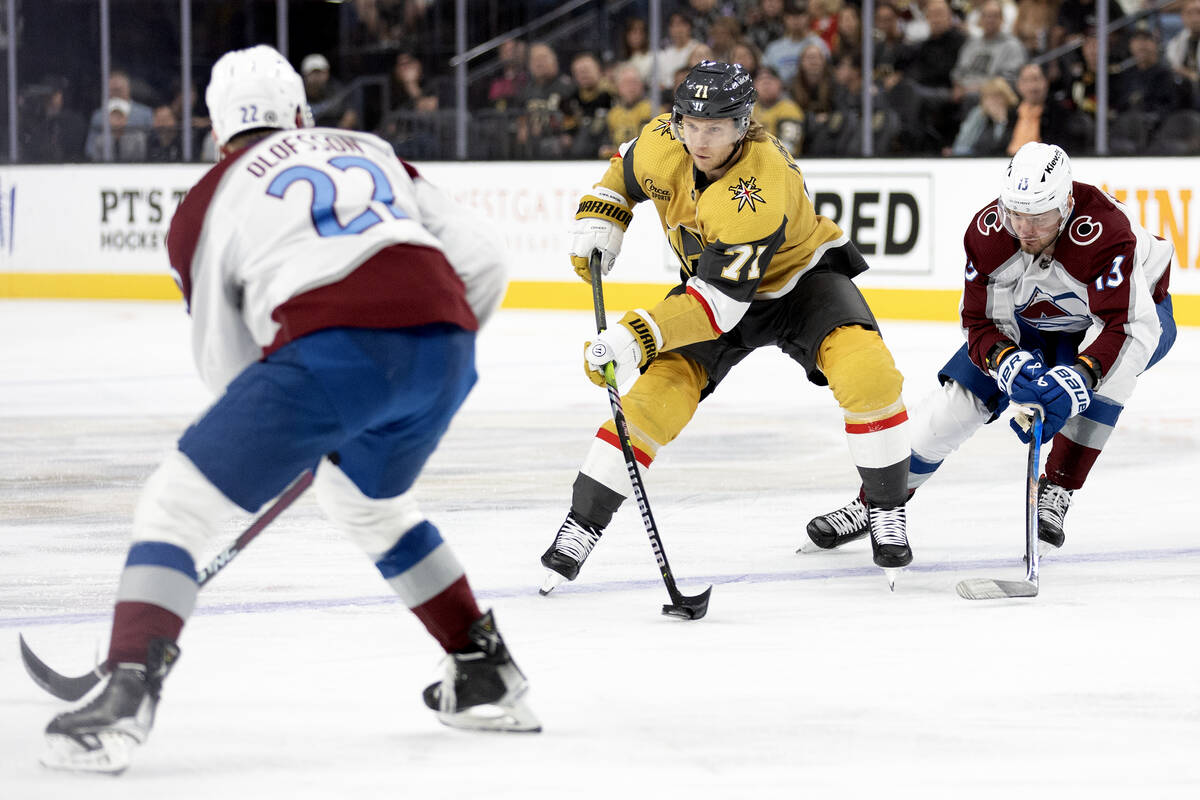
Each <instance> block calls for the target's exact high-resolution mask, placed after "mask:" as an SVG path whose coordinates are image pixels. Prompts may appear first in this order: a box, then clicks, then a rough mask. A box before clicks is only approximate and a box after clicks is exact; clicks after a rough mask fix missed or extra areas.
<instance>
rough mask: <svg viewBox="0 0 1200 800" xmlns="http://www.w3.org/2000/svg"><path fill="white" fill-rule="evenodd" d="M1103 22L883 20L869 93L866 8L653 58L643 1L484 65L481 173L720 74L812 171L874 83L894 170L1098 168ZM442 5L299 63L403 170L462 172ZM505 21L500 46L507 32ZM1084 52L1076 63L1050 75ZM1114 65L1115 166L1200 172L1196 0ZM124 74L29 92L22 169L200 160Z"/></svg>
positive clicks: (888, 1)
mask: <svg viewBox="0 0 1200 800" xmlns="http://www.w3.org/2000/svg"><path fill="white" fill-rule="evenodd" d="M1124 1H1125V0H1121V2H1124ZM1097 2H1107V3H1108V13H1109V18H1110V20H1113V21H1115V20H1118V19H1120V18H1122V17H1124V16H1125V15H1126V14H1130V13H1135V12H1137V11H1138V10H1139V9H1138V8H1133V7H1130V3H1134V4H1136V3H1139V2H1141V0H1128V2H1126V5H1125V6H1123V5H1122V4H1121V2H1119V0H878V2H876V3H875V7H874V19H873V20H871V21H870V24H871V25H872V28H873V32H874V36H873V37H872V48H873V50H872V56H873V58H872V61H873V65H874V69H873V72H872V74H871V75H870V76H864V75H863V73H862V58H863V53H862V51H861V48H862V26H863V24H864V21H863V20H862V19H861V11H860V7H859V6H858V5H857V4H856V3H854V2H850V0H807V2H805V0H732V1H730V2H725V1H723V0H677V2H674V3H672V2H670V0H664V2H663V7H664V8H667V9H669V13H668V14H667V15H666V16H665V19H664V24H663V26H662V27H663V31H662V33H663V40H662V41H661V42H652V41H651V40H650V26H649V25H648V23H647V19H646V16H645V12H646V6H647V4H646V3H645V2H632V3H622V4H616V5H619V6H620V10H619V11H618V12H617V13H616V14H614V15H611V16H609V17H605V21H606V24H604V25H595V24H588V25H587V28H586V31H587V32H586V34H573V33H571V31H570V29H568V32H567V35H565V36H559V37H557V38H556V37H555V36H553V35H552V34H553V30H552V29H551V30H549V31H548V32H547V35H546V36H545V37H544V38H538V39H526V38H509V39H505V40H504V41H503V42H502V43H501V44H499V46H498V47H497V48H496V49H495V50H494V51H492V52H490V53H489V54H487V55H486V56H485V57H484V58H483V59H482V60H481V61H482V63H484V64H485V67H484V68H482V69H480V68H477V67H474V63H480V62H474V63H473V68H474V76H475V77H474V79H473V80H472V82H471V84H470V87H469V89H470V91H469V94H468V107H469V110H470V114H471V121H470V125H469V139H470V150H469V155H468V157H470V158H500V159H568V158H569V159H587V158H603V157H607V156H609V155H611V154H612V153H613V152H614V151H615V150H616V148H617V147H618V146H619V145H620V144H621V143H622V142H624V141H627V140H629V139H630V138H632V137H633V136H635V135H636V134H637V132H638V131H639V129H640V128H641V126H642V125H644V124H645V122H646V121H648V120H649V119H651V118H652V117H653V116H654V115H655V114H656V113H660V112H661V111H664V110H667V109H669V107H670V97H671V94H672V92H673V90H674V87H675V86H676V85H677V83H678V81H679V80H680V78H681V77H682V76H683V75H684V74H686V71H687V70H688V69H689V68H690V67H691V66H692V65H694V64H696V63H698V62H699V61H700V60H702V59H706V58H715V59H718V60H722V61H728V62H733V63H738V64H741V65H742V66H744V67H745V68H746V69H747V70H749V71H750V72H751V73H752V74H753V75H754V78H755V85H756V86H757V88H758V92H759V100H758V104H757V107H756V110H755V116H756V118H757V119H758V120H759V121H761V122H762V123H763V124H764V125H765V126H766V127H767V129H768V131H769V132H771V133H772V134H774V135H775V136H776V137H778V138H779V140H780V141H781V142H782V143H783V144H784V145H785V146H786V147H787V148H788V149H789V150H790V151H791V152H792V153H793V154H795V155H797V156H811V157H838V156H853V155H857V154H859V153H860V152H861V139H862V136H861V126H862V125H863V124H864V120H863V119H862V116H863V113H862V112H863V102H862V98H863V91H862V88H863V82H864V80H869V82H870V85H871V87H872V91H871V97H872V113H871V118H870V120H869V124H870V125H871V128H872V131H873V134H874V142H875V144H874V153H875V154H876V155H880V156H926V157H928V156H935V155H953V156H1004V155H1009V154H1012V153H1013V152H1015V151H1016V149H1017V148H1018V147H1020V146H1021V145H1022V144H1024V143H1025V142H1028V141H1045V142H1050V143H1054V144H1059V145H1062V146H1063V147H1064V148H1066V149H1067V151H1068V152H1071V153H1073V154H1083V153H1088V152H1091V151H1092V150H1093V145H1094V141H1095V135H1096V134H1095V131H1096V113H1097V98H1096V89H1097V75H1098V72H1099V71H1100V68H1099V65H1098V64H1097V49H1098V47H1097V45H1098V39H1097V33H1096V11H1097V9H1096V3H1097ZM446 5H447V4H444V3H443V4H437V3H434V2H432V0H356V2H355V3H354V6H353V14H354V17H353V19H354V26H353V31H352V35H350V36H348V37H346V38H347V39H350V40H352V41H353V42H354V43H356V46H357V49H356V50H354V52H355V53H357V54H359V57H356V58H338V57H337V54H335V53H333V52H328V53H323V52H308V53H299V54H294V56H295V57H294V59H293V61H294V63H295V65H296V66H297V68H298V70H299V71H300V73H301V75H302V76H303V78H304V82H305V86H306V89H307V92H308V98H309V101H310V104H311V105H312V108H313V113H314V117H315V118H316V121H317V123H318V124H321V125H329V126H335V127H342V128H349V129H358V130H370V131H373V132H375V133H378V134H379V135H381V136H383V137H384V138H386V139H387V140H388V141H390V142H391V143H392V145H393V147H394V148H395V149H396V152H397V153H398V154H399V155H401V156H403V157H406V158H411V159H415V160H421V159H425V160H428V159H441V158H453V157H454V153H455V150H454V145H455V142H454V136H453V132H454V83H453V79H452V70H451V68H450V66H449V63H448V62H449V58H448V55H449V54H451V53H452V52H453V50H452V48H451V47H450V44H449V43H450V42H452V28H451V27H449V26H448V25H446V24H442V22H439V19H440V18H439V17H438V16H437V14H438V13H439V12H442V13H444V11H445V6H446ZM599 5H600V6H603V5H605V4H599ZM556 6H557V4H555V3H538V2H530V3H527V4H525V5H524V11H525V13H527V14H528V15H529V17H534V16H535V15H537V14H539V13H544V12H545V11H549V10H552V9H553V8H555V7H556ZM602 11H603V9H601V12H602ZM578 13H579V14H581V15H582V14H597V13H598V12H597V10H596V9H595V8H591V7H584V8H582V9H580V11H579V12H578ZM510 21H511V20H510ZM443 22H444V21H443ZM570 22H571V19H570V17H569V16H568V17H566V18H565V19H564V20H562V21H561V22H560V24H565V25H568V26H569V24H570ZM493 23H494V27H496V28H499V29H500V33H502V32H503V30H504V29H505V28H504V23H505V20H503V19H499V18H498V19H496V20H493ZM478 24H479V23H478V22H477V23H476V25H478ZM508 28H509V29H511V25H509V26H508ZM495 32H496V31H495V30H488V29H486V28H484V29H479V30H477V31H475V32H474V33H473V36H476V37H479V38H487V37H488V34H490V33H495ZM1071 44H1077V45H1078V46H1077V47H1073V48H1067V49H1066V52H1063V53H1062V54H1061V55H1057V56H1054V53H1055V52H1059V51H1062V50H1063V49H1064V48H1063V46H1064V45H1071ZM1108 50H1109V58H1108V64H1107V71H1106V74H1107V78H1108V81H1107V83H1108V114H1109V116H1108V119H1107V122H1108V131H1109V140H1108V141H1109V145H1108V152H1109V153H1112V154H1115V155H1140V154H1148V153H1153V154H1197V153H1200V0H1178V2H1175V3H1173V4H1171V5H1169V6H1166V7H1164V8H1163V9H1161V10H1160V11H1157V12H1155V13H1153V14H1150V15H1147V16H1145V17H1143V18H1141V19H1139V20H1138V21H1137V22H1136V23H1134V24H1131V25H1128V26H1125V27H1122V28H1121V29H1120V30H1119V31H1117V32H1115V33H1113V34H1111V35H1110V36H1109V38H1108ZM1052 51H1053V52H1052ZM1047 53H1050V54H1051V56H1054V57H1047V56H1046V54H1047ZM331 61H332V62H333V63H338V64H340V65H341V66H340V67H339V68H337V69H335V67H334V66H333V64H332V63H331ZM113 63H114V67H115V68H114V69H113V71H112V73H111V77H110V80H109V84H108V93H107V96H108V100H107V103H106V105H105V107H103V108H87V107H83V108H80V107H79V105H78V102H79V100H80V99H81V98H80V97H79V96H78V93H76V94H75V96H74V98H73V100H74V101H75V104H74V105H73V104H72V102H69V101H68V98H70V97H71V92H70V86H69V82H68V81H67V80H65V79H64V78H62V77H56V76H52V75H51V76H47V77H45V78H43V79H41V80H39V81H37V82H36V83H31V84H28V85H26V86H25V87H24V89H23V90H22V92H21V96H20V102H21V115H20V120H21V131H20V160H21V161H23V162H74V161H89V160H90V161H101V160H107V158H108V157H111V158H112V159H113V160H116V161H124V162H141V161H150V162H170V161H178V160H180V159H181V158H182V149H181V141H180V140H181V136H180V120H181V119H182V116H183V115H182V103H183V100H182V94H181V92H180V90H179V86H178V80H176V81H174V84H173V85H171V86H168V87H167V91H165V92H163V91H155V90H154V88H153V86H152V85H151V84H150V83H149V81H148V76H142V75H138V74H136V73H135V72H134V71H133V69H132V67H126V66H124V62H123V61H122V53H119V52H117V53H114V54H113ZM363 76H366V77H365V79H364V78H363ZM204 77H205V76H203V75H200V74H198V75H197V84H198V85H197V87H196V92H195V98H194V99H195V102H194V103H193V107H192V111H193V121H194V125H195V130H196V132H197V134H198V135H197V136H196V137H195V141H196V147H195V152H194V155H193V158H194V160H213V159H214V158H215V154H214V153H213V149H212V147H211V143H210V141H209V139H208V137H207V136H206V135H205V134H206V129H207V119H206V109H205V108H204V105H203V83H202V81H203V80H204ZM356 79H357V80H356ZM655 87H657V88H658V94H655V91H654V90H655ZM105 117H107V119H108V122H109V127H110V129H111V132H112V148H111V156H110V154H109V153H107V152H106V151H105V148H104V146H103V144H104V142H103V136H102V129H103V120H104V118H105Z"/></svg>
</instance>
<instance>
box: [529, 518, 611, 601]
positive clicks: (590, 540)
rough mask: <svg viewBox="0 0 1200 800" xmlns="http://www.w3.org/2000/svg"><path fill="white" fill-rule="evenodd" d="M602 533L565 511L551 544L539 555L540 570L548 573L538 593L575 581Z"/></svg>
mask: <svg viewBox="0 0 1200 800" xmlns="http://www.w3.org/2000/svg"><path fill="white" fill-rule="evenodd" d="M603 533H604V530H603V529H602V528H596V527H593V526H592V525H589V524H587V523H586V522H584V521H582V520H581V519H579V518H578V517H576V516H575V512H574V511H568V512H567V518H566V520H564V521H563V524H562V527H561V528H559V529H558V533H557V534H556V535H555V536H554V543H553V544H551V545H550V547H548V548H547V549H546V552H544V553H542V566H543V567H545V568H546V569H547V570H549V572H548V573H547V574H546V580H545V581H543V582H542V588H541V589H540V590H539V591H540V592H541V593H542V594H550V592H552V591H554V589H555V588H556V587H557V586H558V585H559V584H561V583H562V582H563V581H573V580H575V578H576V577H577V576H578V575H579V570H580V568H582V567H583V562H584V561H586V560H587V557H588V554H589V553H591V552H592V548H593V547H595V546H596V542H598V541H600V536H601V535H602V534H603Z"/></svg>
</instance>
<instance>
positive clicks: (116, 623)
mask: <svg viewBox="0 0 1200 800" xmlns="http://www.w3.org/2000/svg"><path fill="white" fill-rule="evenodd" d="M475 378H476V375H475V367H474V334H473V333H471V332H469V331H464V330H462V329H459V328H457V327H454V326H446V325H431V326H425V327H422V328H412V329H403V330H378V331H377V330H358V329H330V330H324V331H318V332H316V333H313V334H310V335H308V336H305V337H302V338H300V339H297V340H295V341H293V342H291V343H289V344H287V345H285V346H284V347H282V348H281V349H280V350H278V351H277V352H275V353H273V354H272V355H270V356H269V357H267V358H266V359H265V360H263V361H260V362H257V363H255V364H252V365H250V366H249V367H247V368H246V369H245V370H244V371H243V372H242V373H241V374H240V375H239V376H238V377H237V378H236V379H235V380H234V381H233V382H232V383H230V385H229V387H228V388H227V390H226V392H225V394H224V395H223V396H222V397H221V398H220V399H219V400H218V401H217V402H216V403H215V404H214V405H213V406H212V407H210V408H209V409H208V410H207V411H206V412H205V413H204V414H203V415H202V416H201V417H200V418H199V419H198V420H197V421H196V422H195V423H194V424H193V425H192V426H191V427H190V428H188V430H187V431H186V432H185V433H184V435H183V436H182V437H181V438H180V440H179V445H178V450H176V451H175V452H173V453H171V454H170V455H169V456H168V457H167V458H166V460H165V461H164V462H163V463H162V465H161V466H160V467H159V468H158V469H157V470H156V471H155V473H154V474H153V475H152V476H151V477H150V479H149V481H148V482H147V484H146V486H145V488H144V489H143V491H142V495H141V497H140V499H139V502H138V504H137V508H136V510H135V512H134V520H133V544H132V546H131V547H130V549H129V554H128V556H127V558H126V562H125V568H124V570H123V571H122V573H121V580H120V585H119V588H118V591H117V604H116V609H115V612H114V616H113V631H112V638H111V641H110V645H109V654H108V663H109V664H110V665H115V664H118V663H143V662H144V660H145V656H146V650H147V647H148V644H149V642H150V640H152V639H155V638H165V639H170V640H172V641H174V640H176V639H178V637H179V633H180V631H181V629H182V627H183V625H184V623H185V622H186V621H187V619H188V617H189V616H190V615H191V613H192V611H193V609H194V608H195V604H196V596H197V592H198V584H197V576H196V563H197V561H198V559H199V558H201V557H202V555H203V554H206V553H209V552H211V551H212V550H213V546H212V545H213V540H214V537H216V536H218V535H219V534H221V533H222V532H223V531H224V530H225V528H226V523H227V522H228V521H229V520H231V519H233V518H235V517H238V516H244V514H245V513H246V512H250V513H253V512H255V511H256V510H257V509H259V508H260V507H261V506H263V505H264V504H265V503H267V502H268V501H269V500H271V499H272V498H273V497H275V496H276V495H277V494H279V492H281V491H282V490H283V489H284V488H285V487H286V485H287V484H289V483H290V482H291V481H292V480H293V479H294V478H295V477H296V476H297V475H299V474H300V473H301V472H302V471H303V470H305V469H311V468H317V467H318V464H319V469H318V471H317V477H316V481H315V486H316V495H317V502H318V504H319V506H320V508H321V509H322V511H324V513H325V514H326V515H327V516H328V517H329V519H330V520H331V521H332V522H333V523H334V524H335V525H337V526H338V527H339V528H341V529H342V530H344V531H345V532H346V533H348V534H349V535H350V537H351V538H352V539H353V540H354V541H355V542H356V543H357V544H358V545H359V546H360V547H361V548H362V549H363V550H364V551H365V552H366V553H367V554H368V556H369V557H370V558H371V559H372V560H373V561H374V563H375V565H376V567H377V568H378V570H379V572H380V574H382V576H383V577H384V579H385V580H387V582H388V583H389V584H390V585H391V587H392V588H393V589H394V590H395V591H396V593H397V594H398V595H399V596H400V597H401V599H402V600H403V601H404V603H405V604H406V605H407V606H408V607H409V608H410V609H412V611H413V612H414V613H415V614H416V615H417V617H418V618H419V619H420V620H421V621H422V622H423V623H424V624H425V626H426V628H427V629H428V630H429V632H430V633H431V634H432V635H433V636H434V637H435V638H436V639H437V640H438V642H439V643H440V644H441V645H442V647H443V648H445V649H446V650H447V651H451V650H457V649H460V648H462V647H464V646H466V645H467V643H468V640H467V630H468V629H469V627H470V625H471V623H472V622H474V621H475V620H476V619H478V618H479V617H480V616H481V612H480V610H479V608H478V606H477V604H476V602H475V598H474V595H473V593H472V591H471V588H470V586H469V584H468V582H467V579H466V576H465V574H464V572H463V568H462V566H461V564H460V563H459V562H458V559H457V558H456V557H455V555H454V553H453V552H452V551H451V549H450V547H449V545H447V544H446V543H445V542H444V541H442V538H441V535H440V534H439V533H438V530H437V528H436V527H434V525H433V524H432V523H430V522H429V521H428V520H426V519H425V518H424V516H423V515H422V514H421V512H420V509H419V508H418V507H417V504H416V502H415V500H414V499H413V498H412V496H411V495H410V494H409V490H410V488H411V487H412V484H413V482H414V481H415V480H416V477H417V475H418V474H419V473H420V471H421V468H422V466H423V465H424V464H425V462H426V460H427V459H428V458H429V456H430V454H432V452H433V451H434V449H435V448H436V446H437V444H438V442H439V441H440V439H441V437H442V435H443V434H444V433H445V431H446V428H447V427H448V426H449V423H450V420H451V418H452V417H453V416H454V413H455V412H456V411H457V409H458V408H459V406H460V405H461V404H462V402H463V400H464V399H465V398H466V396H467V393H468V392H469V391H470V389H471V386H472V385H474V382H475ZM323 456H324V458H323ZM314 566H315V565H314Z"/></svg>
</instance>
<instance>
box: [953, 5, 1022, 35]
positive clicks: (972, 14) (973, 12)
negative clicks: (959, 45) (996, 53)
mask: <svg viewBox="0 0 1200 800" xmlns="http://www.w3.org/2000/svg"><path fill="white" fill-rule="evenodd" d="M996 2H998V3H999V4H1000V30H1002V31H1004V32H1005V33H1012V32H1013V25H1014V24H1015V23H1016V21H1017V4H1016V2H1015V1H1014V0H996ZM982 16H983V3H982V2H980V1H979V0H971V2H969V3H967V4H966V11H965V13H964V15H963V28H965V29H966V32H967V36H980V35H982V34H983V22H982V21H981V19H980V18H981V17H982Z"/></svg>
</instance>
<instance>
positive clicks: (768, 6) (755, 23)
mask: <svg viewBox="0 0 1200 800" xmlns="http://www.w3.org/2000/svg"><path fill="white" fill-rule="evenodd" d="M784 32H785V29H784V26H783V0H759V3H758V5H757V6H756V7H755V8H753V9H751V11H750V13H749V15H748V21H747V25H746V38H747V39H749V40H750V41H751V42H753V43H754V46H755V47H757V48H758V49H759V51H765V50H766V49H767V45H769V44H770V43H771V42H773V41H775V40H776V39H780V38H782V37H783V35H784Z"/></svg>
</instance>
